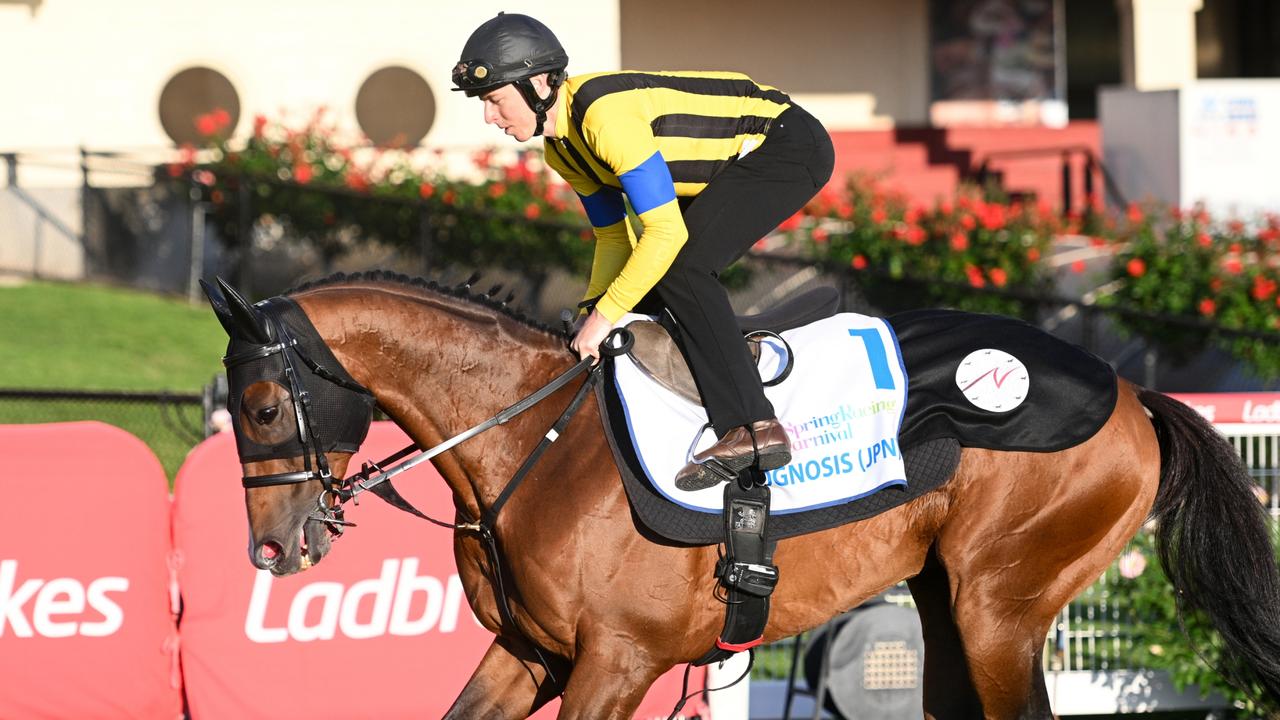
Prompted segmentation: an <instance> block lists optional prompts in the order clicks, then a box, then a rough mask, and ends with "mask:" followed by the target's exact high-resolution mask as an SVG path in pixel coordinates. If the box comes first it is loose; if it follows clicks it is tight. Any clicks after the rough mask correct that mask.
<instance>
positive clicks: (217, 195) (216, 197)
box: [209, 190, 226, 205]
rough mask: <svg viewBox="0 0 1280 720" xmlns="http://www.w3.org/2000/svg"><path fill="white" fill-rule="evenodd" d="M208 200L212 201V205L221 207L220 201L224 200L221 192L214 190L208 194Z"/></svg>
mask: <svg viewBox="0 0 1280 720" xmlns="http://www.w3.org/2000/svg"><path fill="white" fill-rule="evenodd" d="M209 199H210V200H212V201H213V204H214V205H221V204H222V201H223V200H225V199H226V198H225V197H224V196H223V195H222V191H221V190H214V191H213V192H211V193H209Z"/></svg>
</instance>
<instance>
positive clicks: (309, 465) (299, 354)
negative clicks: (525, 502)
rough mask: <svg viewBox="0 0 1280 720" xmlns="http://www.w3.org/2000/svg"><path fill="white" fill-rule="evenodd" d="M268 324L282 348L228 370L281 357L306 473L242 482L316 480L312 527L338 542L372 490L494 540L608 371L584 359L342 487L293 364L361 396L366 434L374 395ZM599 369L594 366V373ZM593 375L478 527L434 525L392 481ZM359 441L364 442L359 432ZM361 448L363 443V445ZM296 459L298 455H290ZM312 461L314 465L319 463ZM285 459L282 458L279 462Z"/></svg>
mask: <svg viewBox="0 0 1280 720" xmlns="http://www.w3.org/2000/svg"><path fill="white" fill-rule="evenodd" d="M263 315H264V316H265V319H266V321H267V322H268V323H269V324H270V328H271V329H272V330H273V331H274V334H275V337H276V338H277V342H275V343H271V344H268V345H263V346H260V347H255V348H252V349H250V350H246V351H243V352H239V353H236V354H234V355H228V356H227V357H224V358H223V360H222V364H223V366H224V367H225V368H226V369H227V370H228V372H230V371H231V370H232V369H234V368H236V367H238V366H242V365H245V364H246V363H250V362H253V361H257V360H263V359H266V358H269V357H271V356H273V355H279V356H280V357H281V360H282V363H283V366H284V370H283V372H284V376H285V381H286V383H287V386H288V390H289V393H290V395H291V396H292V399H293V409H294V417H295V420H296V423H297V443H298V444H299V445H301V447H302V450H303V452H302V455H301V457H302V460H303V469H302V470H297V471H292V472H283V473H272V474H268V475H247V474H246V475H244V476H242V478H241V484H242V485H243V486H244V488H245V489H247V490H251V489H254V488H261V487H270V486H273V485H291V484H297V483H305V482H309V481H311V480H318V481H320V483H321V484H322V485H323V486H324V489H323V490H322V491H321V493H320V495H319V496H318V497H317V498H316V508H315V509H314V510H313V511H312V513H311V514H310V515H308V517H307V520H308V521H315V522H320V523H322V524H324V525H325V527H326V528H328V530H329V532H330V533H331V534H332V535H333V536H335V537H338V536H341V535H342V532H343V529H344V528H345V527H354V526H355V523H352V522H349V521H347V520H346V519H345V515H344V513H343V507H342V506H343V505H344V504H345V503H347V502H348V501H352V502H355V503H356V504H359V501H358V500H357V498H358V497H359V495H361V494H362V493H364V492H366V491H372V492H373V493H374V494H375V495H378V496H379V497H381V498H382V499H383V500H385V501H386V502H388V503H389V504H391V505H392V506H394V507H396V508H398V509H400V510H403V511H405V512H407V513H409V514H411V515H414V516H416V517H419V518H422V519H424V520H427V521H428V522H431V523H434V524H436V525H439V526H441V527H445V528H449V529H454V530H472V531H477V532H480V533H481V534H482V535H484V534H488V528H491V527H492V526H493V522H494V521H496V519H497V515H498V512H499V511H500V510H501V509H502V506H503V505H504V504H505V503H506V501H507V499H508V498H509V497H510V496H511V494H512V493H513V492H514V491H515V489H516V487H518V486H519V484H520V482H521V481H522V480H523V479H524V477H525V475H527V474H528V472H529V471H530V470H531V469H532V468H533V465H534V463H536V462H537V460H538V458H539V457H541V455H542V453H543V452H545V450H546V448H547V446H549V445H550V444H551V443H552V442H555V440H556V439H557V438H558V437H559V435H560V433H561V432H563V431H564V426H565V425H567V424H568V421H569V419H570V418H571V417H572V416H573V414H574V413H576V412H577V410H578V408H579V407H581V405H582V402H583V400H584V399H585V397H586V393H587V391H588V390H589V389H590V388H591V387H592V386H593V385H594V382H595V380H596V379H597V378H598V375H599V370H600V369H601V367H602V365H601V364H600V363H599V362H598V361H596V360H595V359H594V358H590V357H588V358H585V359H583V360H581V361H579V362H578V363H577V364H575V365H574V366H573V367H570V368H569V369H568V370H566V371H564V372H563V373H561V374H560V375H558V376H556V377H555V378H553V379H552V380H551V381H549V382H548V383H547V384H545V385H543V386H542V387H540V388H538V389H537V390H535V391H534V392H532V393H531V394H529V395H528V396H526V397H524V398H522V399H521V400H520V401H518V402H516V403H515V404H513V405H511V406H509V407H507V408H505V409H503V410H502V411H501V412H499V413H497V414H496V415H494V416H492V417H490V418H489V419H487V420H485V421H483V422H480V423H478V424H476V425H473V426H472V427H470V428H467V429H466V430H464V431H462V432H460V433H458V434H456V435H454V436H452V437H450V438H448V439H446V440H445V441H443V442H441V443H439V444H437V445H435V446H434V447H431V448H428V449H426V450H422V449H421V448H420V447H419V446H418V445H417V444H416V443H415V444H411V445H409V446H407V447H405V448H403V449H401V450H399V451H397V452H395V453H393V454H392V455H390V456H388V457H386V458H383V459H382V460H380V461H378V462H376V463H365V464H364V466H363V467H362V468H361V470H360V472H358V473H354V474H349V475H347V477H345V478H343V479H341V480H336V481H335V480H334V477H333V473H332V471H331V470H330V469H329V462H328V459H327V458H326V457H325V452H324V448H323V444H322V443H321V441H320V438H319V436H318V434H317V432H316V427H315V423H314V422H313V416H314V414H315V410H316V408H315V404H314V399H313V397H312V395H311V393H310V392H308V391H307V389H306V388H305V387H304V386H303V383H302V382H301V376H300V374H299V372H298V366H297V364H295V360H294V359H295V358H296V359H297V361H298V362H301V364H302V365H304V366H306V368H307V369H309V370H310V371H311V372H312V373H313V374H314V375H316V376H317V377H319V378H320V379H322V380H325V381H327V382H329V383H332V384H333V385H336V386H337V387H338V388H341V389H342V390H346V391H349V392H352V393H356V394H357V395H359V396H361V398H362V399H363V400H364V401H365V402H364V404H365V408H366V415H365V420H364V428H365V430H366V431H367V429H368V424H369V422H370V421H371V420H372V407H373V406H374V405H375V404H376V400H375V399H374V396H373V393H372V392H371V391H370V390H369V389H368V388H366V387H364V386H363V385H361V384H360V383H358V382H355V381H354V379H352V380H347V379H346V378H343V377H342V376H341V375H339V374H338V373H337V372H334V371H332V370H330V369H328V368H326V367H325V366H324V365H322V364H321V363H319V362H316V361H315V360H314V359H313V358H312V357H310V356H309V355H308V354H307V353H306V351H305V349H304V347H303V345H302V344H301V343H299V341H298V340H297V339H296V338H294V337H293V336H292V335H291V334H290V332H289V330H288V327H287V326H286V324H285V323H283V322H281V321H280V320H279V318H278V317H277V316H276V315H275V314H274V313H263ZM634 342H635V340H634V337H633V336H632V335H631V333H630V331H628V330H626V329H625V328H618V329H616V330H614V331H613V332H612V333H611V334H610V336H609V338H608V339H606V340H605V342H604V343H603V344H602V346H601V348H600V350H601V354H602V355H604V356H607V357H613V356H617V355H622V354H625V353H626V352H628V351H629V350H630V349H631V347H632V345H633V344H634ZM593 364H594V367H593ZM339 371H340V372H342V374H346V373H345V370H341V369H339ZM588 371H590V372H589V376H588V379H587V381H586V382H584V383H583V385H582V387H581V388H580V389H579V390H578V393H577V395H576V396H575V397H574V399H573V401H571V402H570V404H569V406H568V407H566V408H565V410H564V412H563V413H562V414H561V416H560V418H559V419H558V420H557V421H556V423H555V424H554V425H553V427H552V428H551V429H550V430H548V431H547V433H546V434H545V435H544V436H543V439H542V442H541V443H539V445H538V446H537V447H536V448H535V449H534V450H533V452H532V453H531V454H530V455H529V457H528V458H526V460H525V462H524V464H522V465H521V467H520V469H519V470H517V471H516V473H515V475H513V476H512V479H511V480H510V481H509V482H508V483H507V486H506V487H505V488H504V489H503V491H502V492H501V494H500V495H499V496H498V498H497V499H496V500H495V502H494V504H493V506H492V507H490V508H488V509H485V510H482V512H481V517H479V518H475V519H474V520H471V521H467V522H462V523H451V522H445V521H442V520H437V519H435V518H432V517H430V516H428V515H426V514H425V513H423V512H421V511H420V510H418V509H417V508H416V507H414V506H413V505H412V504H410V503H409V502H408V501H406V500H405V499H404V498H403V497H401V496H400V494H399V493H398V492H397V491H396V490H395V488H394V486H392V485H391V483H390V480H391V478H393V477H395V476H397V475H399V474H401V473H403V472H405V471H406V470H409V469H411V468H413V467H415V466H416V465H418V464H420V463H423V462H426V461H427V460H430V459H431V458H433V457H435V456H437V455H439V454H441V453H443V452H445V451H446V450H450V449H452V448H453V447H455V446H456V445H459V444H460V443H462V442H464V441H466V440H469V439H471V438H473V437H475V436H476V435H479V434H480V433H482V432H484V431H486V430H489V429H491V428H493V427H496V426H498V425H502V424H504V423H506V422H507V421H509V420H511V419H512V418H514V417H516V416H517V415H519V414H521V413H523V412H525V411H526V410H528V409H530V408H532V407H533V406H535V405H537V404H538V403H539V402H541V401H543V400H545V399H546V398H548V397H550V396H551V395H552V394H554V393H555V392H556V391H557V390H559V389H560V388H562V387H564V386H565V385H567V384H568V383H569V382H570V381H572V380H573V379H574V378H576V377H577V376H579V375H581V374H582V373H583V372H588ZM360 440H363V433H361V438H360ZM357 444H358V441H357ZM420 450H421V453H420V454H418V455H417V456H416V457H412V458H410V459H407V460H406V459H405V458H408V457H409V456H410V455H413V454H414V453H415V452H418V451H420ZM292 457H296V456H292ZM313 458H314V462H313ZM280 459H284V458H280Z"/></svg>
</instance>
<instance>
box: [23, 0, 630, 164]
mask: <svg viewBox="0 0 1280 720" xmlns="http://www.w3.org/2000/svg"><path fill="white" fill-rule="evenodd" d="M511 5H512V4H511V3H509V2H500V1H498V0H475V1H473V2H468V3H462V4H459V3H445V2H440V1H439V0H379V1H378V2H373V3H357V2H338V1H336V0H322V1H317V0H271V1H270V2H260V1H259V0H221V1H220V2H215V3H192V2H172V1H171V0H110V2H102V1H101V0H43V1H42V2H27V1H26V0H24V1H23V2H21V3H14V2H12V1H11V0H0V67H2V68H4V71H3V72H0V108H3V111H2V112H0V151H3V150H6V149H27V150H30V149H39V148H68V147H75V146H77V145H81V144H84V145H88V146H91V147H98V148H121V147H134V146H139V147H163V146H167V145H169V144H170V142H169V140H168V138H167V136H166V135H165V134H164V131H163V130H162V128H161V126H160V121H159V114H158V110H157V108H158V102H159V98H160V92H161V90H162V89H163V88H164V85H165V83H166V82H167V81H168V80H169V78H171V77H172V76H173V75H174V74H175V73H177V72H178V71H179V70H182V69H184V68H187V67H191V66H194V65H202V66H207V67H210V68H213V69H214V70H217V71H218V72H220V73H222V74H223V75H225V76H226V77H227V78H228V79H230V80H231V82H232V84H233V85H234V86H235V88H236V91H237V93H238V94H239V97H240V105H241V117H240V123H239V127H238V130H239V131H240V132H248V131H249V130H250V129H251V127H252V122H253V116H254V114H257V113H264V114H267V115H268V116H276V115H277V114H278V112H279V111H280V110H281V109H286V110H288V111H291V112H293V113H297V114H299V115H301V116H304V117H305V115H306V114H307V113H309V112H310V111H311V110H312V109H314V108H316V107H317V106H321V105H324V106H328V107H329V108H331V109H332V111H333V113H334V117H335V118H336V119H337V120H338V121H339V122H340V123H341V125H342V126H343V127H345V128H347V129H351V130H356V129H358V125H357V123H356V120H355V98H356V93H357V91H358V90H359V89H360V85H361V83H362V82H363V81H364V79H365V78H366V77H368V76H369V74H370V73H372V72H373V71H375V70H377V69H379V68H381V67H383V66H386V65H392V64H395V65H403V66H405V67H408V68H411V69H413V70H415V71H417V72H418V73H419V74H420V75H421V76H422V77H424V78H425V79H426V80H427V83H428V84H429V85H430V86H431V88H432V90H433V92H434V94H435V99H436V120H435V125H434V127H433V128H432V130H431V132H430V133H429V134H428V135H427V138H426V140H425V143H426V144H429V145H448V146H454V145H479V144H489V143H499V142H501V141H502V140H503V138H502V137H501V136H500V135H499V134H498V133H496V132H495V131H494V130H493V129H492V128H490V127H487V126H485V125H484V124H483V122H482V121H481V116H480V112H481V111H480V104H479V102H478V101H476V100H469V99H467V98H464V97H461V96H460V94H458V93H452V92H449V88H450V87H451V83H450V81H449V74H450V71H451V70H452V69H453V65H454V64H455V63H456V62H457V60H458V55H459V52H460V51H461V49H462V45H463V43H464V42H465V41H466V39H467V36H468V35H470V33H471V31H472V30H474V29H475V27H476V26H478V25H479V24H480V23H482V22H484V21H485V20H487V19H489V18H490V17H492V16H493V15H495V14H496V13H497V12H498V11H499V10H502V9H508V10H515V8H512V7H511ZM519 11H520V12H524V13H527V14H530V15H533V16H535V17H537V18H539V19H541V20H542V21H543V22H546V23H547V24H548V25H550V26H551V27H552V28H554V29H555V30H556V33H557V34H558V35H559V37H560V39H561V41H562V42H563V43H564V44H565V46H566V47H567V48H568V49H569V52H570V54H571V55H572V57H573V59H574V64H575V66H576V67H581V68H587V67H590V68H593V69H602V70H610V69H616V68H618V67H619V46H618V32H617V27H618V3H617V0H591V1H590V2H557V1H556V0H527V1H526V2H523V3H520V7H519ZM23 181H24V184H26V183H31V184H36V185H38V184H41V183H44V182H52V183H54V184H58V185H65V184H66V183H65V179H62V178H50V177H48V176H44V177H42V176H41V174H40V173H37V172H34V171H32V172H31V173H29V174H27V175H25V176H24V180H23ZM3 182H4V179H3V178H0V183H3ZM73 182H74V180H73Z"/></svg>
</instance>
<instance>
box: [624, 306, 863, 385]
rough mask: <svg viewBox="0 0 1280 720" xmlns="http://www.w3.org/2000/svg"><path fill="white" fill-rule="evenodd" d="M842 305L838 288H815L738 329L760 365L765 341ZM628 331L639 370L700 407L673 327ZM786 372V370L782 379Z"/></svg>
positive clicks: (639, 326)
mask: <svg viewBox="0 0 1280 720" xmlns="http://www.w3.org/2000/svg"><path fill="white" fill-rule="evenodd" d="M839 306H840V293H839V292H838V291H837V290H836V289H835V288H832V287H819V288H814V289H813V290H809V291H808V292H806V293H804V294H802V295H797V296H795V297H793V298H791V299H789V300H787V301H785V302H783V303H781V304H779V305H777V306H775V307H772V308H769V309H768V310H766V311H764V312H762V313H759V314H756V315H740V316H738V317H737V321H738V328H739V329H740V330H742V334H743V335H744V336H745V337H746V339H747V349H748V350H750V352H751V358H752V360H755V361H757V362H758V361H759V360H760V343H761V341H762V339H763V338H765V337H768V336H769V335H777V334H778V333H782V332H784V331H786V330H791V329H794V328H798V327H801V326H803V325H808V324H809V323H811V322H814V321H816V320H821V319H823V318H828V317H831V316H832V315H835V313H836V310H837V309H838V308H839ZM627 329H629V330H630V331H631V334H632V336H634V337H635V345H634V346H633V347H632V348H631V351H630V355H631V358H632V360H634V361H635V363H636V365H637V366H638V367H639V368H640V370H641V371H642V372H644V374H645V375H647V376H648V377H649V378H650V379H651V380H653V381H654V382H656V383H657V384H659V385H661V386H662V387H664V388H666V389H667V390H669V391H671V392H672V393H674V394H676V395H677V396H679V397H681V398H683V399H685V400H688V401H689V402H691V403H693V404H694V405H701V404H702V398H701V397H699V395H698V388H697V386H696V385H695V384H694V382H693V375H692V373H690V372H689V366H688V364H687V363H685V360H684V356H683V355H682V354H681V353H680V348H679V347H677V346H676V343H675V340H673V339H672V333H671V332H670V328H668V327H666V326H665V325H664V324H663V323H660V322H657V321H650V320H640V321H636V322H633V323H631V324H629V325H627ZM787 372H788V371H785V370H784V371H783V372H782V373H780V375H779V378H781V377H785V376H786V373H787ZM767 384H769V383H766V385H767Z"/></svg>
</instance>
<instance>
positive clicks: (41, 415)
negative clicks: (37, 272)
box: [0, 282, 227, 480]
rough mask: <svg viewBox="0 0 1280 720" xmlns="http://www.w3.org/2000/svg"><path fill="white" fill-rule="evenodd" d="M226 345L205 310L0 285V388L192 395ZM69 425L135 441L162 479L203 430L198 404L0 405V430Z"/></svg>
mask: <svg viewBox="0 0 1280 720" xmlns="http://www.w3.org/2000/svg"><path fill="white" fill-rule="evenodd" d="M226 342H227V339H226V335H225V334H224V333H223V331H222V326H221V325H219V324H218V321H217V319H216V318H215V317H214V315H213V312H212V311H211V310H209V308H208V307H207V306H199V307H195V306H191V305H188V304H187V303H186V302H184V301H181V300H175V299H172V298H167V297H162V296H158V295H153V294H148V293H144V292H138V291H134V290H122V289H118V288H108V287H101V286H94V285H69V284H58V283H41V282H32V283H27V284H23V285H19V286H16V287H0V388H11V389H45V390H49V389H57V390H130V391H139V390H144V391H152V392H155V391H169V392H174V393H181V394H186V395H190V394H199V393H200V391H201V389H202V388H203V387H204V386H205V385H206V384H207V383H208V382H209V381H210V380H211V379H212V378H213V376H214V374H216V373H218V372H221V369H222V366H221V362H220V358H221V357H222V353H223V351H224V350H225V349H226ZM69 420H100V421H102V422H105V423H109V424H111V425H115V426H116V427H120V428H123V429H125V430H127V431H129V432H131V433H133V434H134V435H137V436H138V437H140V438H142V440H143V441H144V442H146V443H147V445H149V446H150V447H151V449H152V451H153V452H155V453H156V455H157V456H158V457H159V458H160V462H161V463H162V464H163V465H164V468H165V471H166V472H167V473H168V475H169V478H170V479H171V480H172V478H173V477H174V475H175V474H176V473H177V471H178V468H179V467H180V466H181V465H182V461H183V459H184V458H185V457H186V455H187V452H188V451H189V450H190V449H191V447H192V446H193V445H195V443H196V442H198V440H199V437H200V434H201V432H202V429H203V425H204V418H203V412H202V410H201V408H200V407H199V406H198V405H190V404H187V405H182V406H174V405H167V406H164V405H160V404H158V403H154V402H147V403H137V402H123V401H106V400H93V401H81V400H76V401H69V400H31V399H0V423H46V422H63V421H69Z"/></svg>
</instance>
